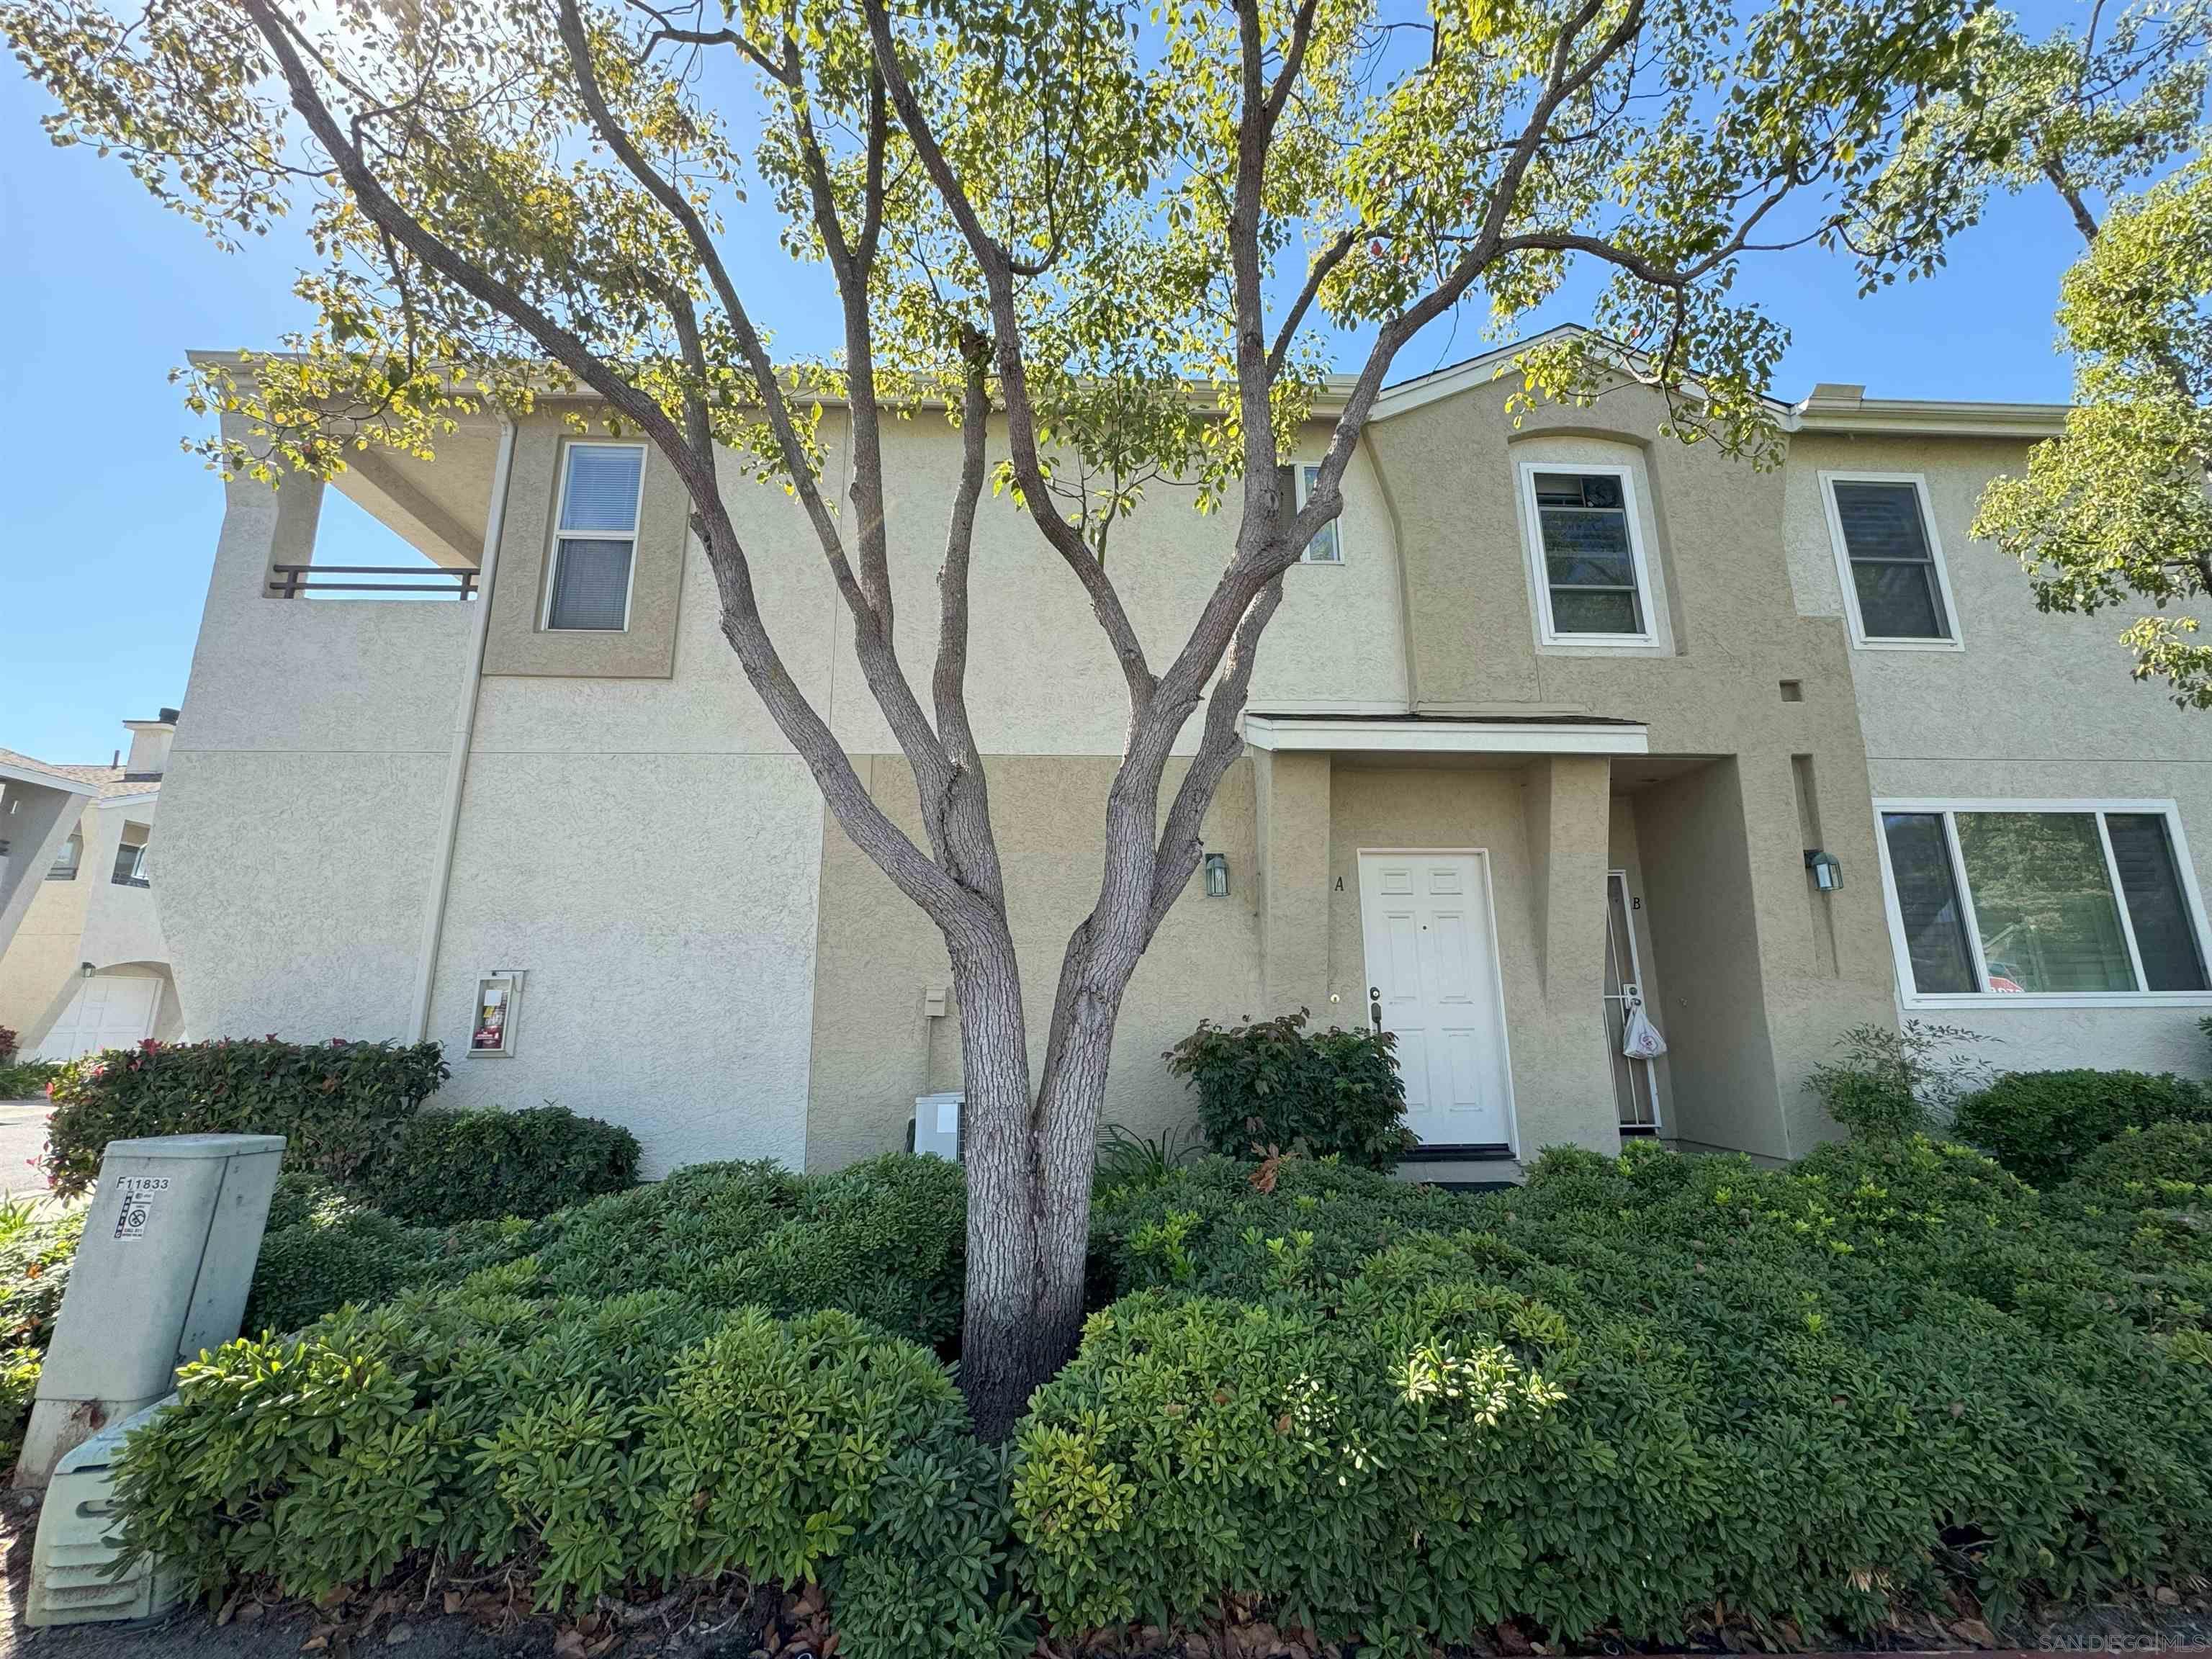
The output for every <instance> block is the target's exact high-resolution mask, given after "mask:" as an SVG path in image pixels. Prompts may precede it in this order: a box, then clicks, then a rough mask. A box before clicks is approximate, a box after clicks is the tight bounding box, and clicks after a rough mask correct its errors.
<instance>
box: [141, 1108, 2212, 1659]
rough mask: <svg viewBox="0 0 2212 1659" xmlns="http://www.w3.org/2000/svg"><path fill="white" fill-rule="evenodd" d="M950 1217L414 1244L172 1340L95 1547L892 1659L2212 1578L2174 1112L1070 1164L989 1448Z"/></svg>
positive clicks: (800, 1207) (1758, 1623)
mask: <svg viewBox="0 0 2212 1659" xmlns="http://www.w3.org/2000/svg"><path fill="white" fill-rule="evenodd" d="M962 1198H963V1194H962V1189H961V1182H960V1176H959V1172H958V1171H957V1169H955V1168H954V1167H953V1166H951V1165H949V1164H942V1163H939V1162H938V1161H935V1160H931V1159H918V1158H892V1159H884V1160H879V1161H878V1163H876V1164H872V1165H862V1166H859V1167H858V1168H856V1169H854V1170H849V1171H846V1172H844V1173H842V1174H840V1175H836V1176H812V1177H809V1176H796V1175H793V1174H791V1173H789V1172H787V1171H782V1170H775V1169H773V1168H771V1167H769V1166H765V1165H738V1166H715V1167H710V1168H707V1169H702V1170H696V1171H686V1172H684V1173H682V1174H679V1175H678V1176H677V1177H675V1178H673V1179H672V1180H671V1181H670V1182H664V1183H662V1184H661V1185H660V1186H659V1187H657V1188H642V1189H639V1190H637V1191H635V1192H630V1193H624V1194H617V1195H615V1196H613V1197H611V1198H607V1199H602V1200H596V1201H595V1202H593V1203H592V1204H588V1205H585V1206H580V1207H579V1208H577V1209H574V1210H572V1211H568V1212H561V1213H559V1214H556V1215H555V1216H552V1217H549V1218H545V1219H544V1220H543V1221H539V1222H535V1223H530V1222H521V1221H516V1222H511V1223H507V1224H502V1225H500V1226H498V1227H495V1228H492V1229H490V1230H488V1231H481V1232H477V1233H471V1232H469V1231H467V1230H465V1229H460V1230H447V1231H445V1232H443V1233H439V1234H437V1236H438V1237H441V1238H444V1239H447V1240H448V1241H450V1245H451V1249H452V1250H453V1254H452V1255H450V1256H449V1257H447V1259H446V1260H445V1261H443V1262H442V1264H441V1266H440V1267H438V1269H437V1270H436V1271H435V1273H433V1274H432V1275H431V1276H430V1279H429V1281H428V1282H424V1283H420V1284H418V1285H416V1287H415V1288H413V1289H410V1290H408V1291H404V1292H403V1293H402V1294H400V1295H399V1296H398V1297H396V1298H395V1299H393V1300H392V1301H391V1302H389V1303H387V1304H385V1305H383V1306H380V1307H377V1308H373V1309H367V1310H362V1309H349V1310H342V1311H340V1312H338V1313H336V1314H334V1315H332V1316H330V1317H328V1318H326V1319H325V1320H323V1321H322V1322H319V1323H317V1324H314V1325H313V1326H310V1327H309V1328H307V1329H306V1330H305V1331H304V1332H303V1333H302V1334H301V1335H299V1336H298V1337H297V1338H296V1339H277V1340H261V1341H245V1342H240V1343H238V1344H234V1345H232V1346H230V1347H228V1348H227V1349H225V1350H224V1351H222V1352H221V1353H219V1354H217V1355H216V1356H214V1357H212V1358H210V1360H209V1361H208V1362H206V1363H205V1364H202V1365H200V1366H197V1367H195V1368H193V1369H192V1370H191V1371H190V1372H189V1373H188V1374H187V1376H186V1377H185V1387H184V1390H183V1396H182V1400H181V1402H180V1404H179V1407H177V1408H176V1409H174V1410H173V1411H172V1412H171V1413H169V1414H167V1416H166V1417H165V1418H163V1419H160V1420H159V1421H158V1422H157V1423H156V1424H155V1426H154V1427H153V1428H152V1429H151V1430H149V1431H147V1432H146V1433H145V1434H144V1435H143V1436H142V1437H140V1438H139V1439H138V1440H137V1441H135V1442H134V1443H133V1445H132V1447H131V1450H130V1451H129V1453H128V1454H127V1455H126V1457H125V1465H124V1468H125V1473H124V1477H123V1478H124V1490H125V1496H126V1499H127V1509H126V1516H127V1519H126V1528H127V1529H128V1532H129V1535H130V1536H131V1538H132V1540H133V1541H135V1542H137V1543H138V1544H139V1545H141V1546H142V1547H155V1548H158V1549H160V1550H161V1551H162V1552H163V1553H167V1554H168V1555H170V1556H171V1557H172V1558H173V1559H177V1560H179V1561H180V1562H181V1563H184V1564H185V1565H186V1566H187V1567H188V1568H189V1570H190V1571H191V1574H192V1576H193V1577H195V1578H196V1579H197V1581H198V1582H200V1583H202V1585H203V1586H204V1588H207V1589H211V1590H216V1591H220V1590H222V1589H225V1588H227V1587H232V1586H235V1585H237V1584H240V1583H250V1584H258V1585H261V1586H264V1587H267V1588H270V1589H282V1590H283V1591H286V1592H289V1593H291V1594H295V1595H320V1594H322V1593H323V1591H324V1590H325V1589H329V1588H330V1587H331V1586H332V1585H335V1584H337V1583H365V1582H373V1581H374V1578H375V1577H376V1576H377V1575H378V1574H380V1573H383V1572H387V1571H391V1570H392V1568H393V1567H395V1566H397V1565H400V1564H402V1563H403V1562H404V1561H406V1560H409V1559H420V1558H421V1557H422V1555H423V1554H425V1553H440V1554H442V1555H445V1556H447V1557H453V1556H457V1555H460V1554H463V1553H465V1554H467V1555H468V1556H469V1557H470V1558H471V1559H473V1560H475V1561H477V1563H479V1564H482V1563H484V1562H507V1563H509V1564H511V1565H513V1566H514V1567H515V1568H516V1569H517V1570H519V1571H522V1572H523V1573H524V1574H525V1575H526V1577H528V1578H529V1579H530V1580H531V1581H532V1583H535V1585H536V1587H537V1591H538V1595H539V1596H540V1597H541V1598H542V1599H544V1601H546V1602H548V1603H549V1604H551V1605H559V1606H562V1607H569V1608H571V1609H574V1608H577V1607H583V1606H585V1605H586V1604H587V1603H588V1602H589V1601H591V1600H592V1598H594V1597H596V1596H598V1595H601V1594H605V1593H614V1594H617V1595H619V1594H624V1593H629V1594H634V1595H638V1596H641V1597H643V1596H647V1595H652V1594H653V1593H654V1592H656V1591H657V1590H658V1589H659V1588H660V1587H661V1586H663V1585H664V1584H665V1583H669V1582H671V1581H678V1580H681V1579H683V1578H684V1577H686V1576H687V1575H696V1574H702V1573H712V1572H714V1571H720V1570H724V1569H734V1570H738V1571H743V1572H744V1573H746V1574H747V1575H749V1576H751V1577H756V1578H766V1579H781V1580H782V1581H784V1582H786V1583H799V1582H800V1581H813V1582H816V1583H819V1584H820V1585H822V1586H823V1592H824V1594H825V1595H827V1598H828V1600H829V1605H830V1611H831V1614H832V1616H833V1617H834V1619H835V1620H836V1626H837V1627H838V1629H839V1630H840V1631H841V1632H843V1640H844V1644H845V1645H846V1646H847V1647H848V1648H849V1649H850V1650H852V1651H853V1652H854V1653H855V1654H859V1653H862V1652H866V1653H868V1654H871V1655H874V1654H890V1655H895V1656H903V1655H915V1656H923V1655H939V1654H961V1655H968V1654H1008V1655H1011V1654H1013V1653H1015V1652H1018V1651H1022V1650H1026V1648H1027V1646H1028V1645H1029V1644H1032V1643H1033V1642H1034V1641H1035V1639H1036V1635H1037V1633H1038V1632H1040V1631H1048V1632H1052V1633H1053V1635H1054V1640H1055V1642H1060V1641H1063V1640H1081V1639H1084V1638H1085V1633H1086V1632H1090V1631H1091V1630H1093V1629H1096V1628H1098V1627H1126V1628H1127V1629H1128V1630H1131V1631H1137V1630H1141V1629H1142V1628H1143V1627H1146V1626H1152V1627H1157V1628H1158V1629H1163V1630H1172V1629H1176V1628H1181V1629H1182V1630H1186V1631H1194V1630H1209V1629H1211V1630H1218V1628H1219V1627H1220V1626H1221V1625H1222V1622H1223V1621H1224V1620H1226V1619H1231V1618H1234V1617H1242V1618H1246V1619H1264V1620H1267V1621H1269V1622H1271V1623H1272V1624H1273V1626H1274V1627H1275V1629H1276V1630H1277V1631H1279V1632H1295V1633H1296V1637H1295V1639H1297V1640H1300V1641H1303V1642H1306V1643H1308V1644H1316V1643H1325V1642H1333V1641H1343V1640H1346V1639H1348V1638H1351V1637H1352V1636H1354V1635H1355V1634H1356V1635H1357V1636H1358V1638H1360V1639H1361V1640H1362V1641H1363V1642H1364V1643H1366V1644H1370V1645H1372V1646H1374V1647H1375V1648H1376V1650H1378V1651H1382V1652H1397V1653H1412V1652H1417V1651H1425V1650H1428V1648H1429V1646H1430V1644H1434V1643H1444V1644H1456V1643H1469V1644H1472V1643H1475V1642H1486V1643H1491V1644H1493V1645H1494V1644H1495V1642H1496V1640H1497V1639H1498V1627H1499V1626H1500V1625H1501V1624H1504V1625H1509V1626H1511V1627H1512V1628H1513V1629H1514V1630H1516V1631H1517V1632H1519V1633H1520V1634H1521V1636H1522V1637H1524V1638H1528V1639H1531V1640H1541V1641H1544V1642H1546V1643H1547V1644H1577V1643H1580V1644H1591V1643H1599V1644H1601V1643H1606V1642H1613V1643H1619V1642H1621V1641H1624V1640H1626V1641H1630V1642H1680V1641H1683V1640H1699V1641H1702V1640H1711V1639H1717V1638H1725V1639H1727V1640H1729V1641H1732V1642H1736V1643H1739V1644H1744V1643H1749V1644H1761V1643H1763V1644H1770V1645H1775V1646H1783V1647H1794V1646H1804V1645H1808V1644H1815V1643H1818V1642H1821V1641H1830V1642H1835V1641H1843V1642H1865V1641H1868V1640H1872V1639H1876V1638H1880V1637H1881V1635H1882V1632H1885V1631H1886V1630H1893V1629H1894V1628H1895V1627H1896V1626H1895V1623H1894V1621H1897V1620H1902V1619H1905V1618H1906V1617H1907V1616H1908V1615H1911V1614H1912V1613H1913V1611H1914V1610H1915V1609H1933V1610H1936V1611H1937V1612H1940V1613H1942V1616H1944V1617H1946V1618H1955V1617H1957V1616H1958V1615H1959V1613H1960V1610H1961V1609H1963V1610H1965V1611H1966V1613H1968V1614H1970V1615H1971V1616H1972V1617H1973V1618H1978V1619H1982V1620H1987V1621H1988V1623H1989V1625H1990V1626H1992V1627H1993V1628H1995V1629H1996V1630H2000V1631H2002V1630H2005V1629H2008V1628H2009V1627H2010V1626H2011V1625H2012V1624H2013V1623H2014V1621H2015V1620H2020V1619H2021V1617H2022V1616H2023V1614H2024V1612H2025V1610H2027V1609H2028V1608H2029V1607H2036V1606H2042V1605H2046V1604H2047V1603H2049V1602H2050V1601H2059V1602H2064V1603H2070V1604H2075V1605H2081V1604H2087V1603H2089V1602H2092V1601H2096V1600H2098V1599H2100V1598H2103V1597H2106V1596H2110V1595H2121V1594H2124V1593H2126V1592H2128V1591H2129V1590H2130V1589H2136V1590H2146V1589H2150V1588H2153V1587H2155V1586H2160V1585H2168V1584H2176V1583H2179V1584H2183V1585H2186V1584H2189V1583H2191V1582H2195V1581H2194V1580H2193V1579H2192V1575H2202V1574H2203V1573H2204V1571H2205V1570H2206V1568H2207V1565H2208V1564H2212V1474H2208V1471H2212V1338H2209V1337H2208V1334H2207V1330H2206V1322H2207V1318H2208V1311H2207V1310H2208V1308H2212V1226H2208V1225H2207V1223H2208V1215H2212V1128H2208V1127H2205V1126H2202V1125H2193V1124H2185V1123H2184V1124H2166V1125H2160V1126H2155V1127H2151V1128H2148V1129H2143V1130H2139V1131H2134V1132H2130V1133H2123V1134H2121V1135H2119V1136H2118V1137H2116V1138H2115V1139H2113V1140H2112V1141H2111V1142H2109V1143H2108V1144H2107V1145H2106V1146H2105V1147H2103V1148H2102V1149H2101V1150H2100V1151H2099V1152H2096V1153H2095V1154H2094V1155H2093V1156H2092V1157H2091V1158H2088V1159H2087V1160H2085V1162H2084V1164H2083V1165H2082V1167H2081V1168H2080V1169H2079V1170H2076V1172H2075V1178H2074V1179H2073V1180H2072V1181H2070V1182H2066V1183H2064V1184H2063V1185H2062V1186H2058V1187H2055V1188H2052V1189H2051V1190H2050V1191H2048V1192H2045V1193H2038V1192H2036V1191H2035V1190H2033V1189H2032V1188H2029V1187H2027V1186H2026V1185H2025V1184H2023V1183H2022V1182H2020V1181H2018V1180H2017V1179H2015V1177H2014V1176H2011V1175H2009V1174H2008V1173H2007V1172H2006V1171H2005V1170H2003V1169H2002V1168H2001V1167H1999V1166H1998V1165H1996V1164H1994V1163H1992V1162H1991V1161H1990V1159H1988V1158H1985V1157H1984V1156H1982V1155H1981V1154H1979V1153H1978V1152H1974V1151H1972V1150H1971V1149H1969V1148H1967V1147H1966V1146H1960V1145H1956V1144H1952V1143H1948V1142H1942V1141H1937V1140H1931V1139H1927V1138H1925V1137H1921V1136H1914V1135H1903V1134H1891V1135H1885V1136H1880V1137H1875V1138H1870V1139H1866V1140H1863V1141H1861V1142H1857V1143H1852V1144H1847V1145H1842V1146H1831V1147H1827V1148H1824V1149H1822V1150H1821V1151H1820V1152H1817V1153H1815V1154H1814V1156H1813V1157H1812V1158H1808V1159H1807V1160H1805V1161H1804V1162H1803V1163H1802V1164H1798V1165H1796V1166H1795V1167H1793V1168H1791V1169H1789V1170H1761V1169H1757V1168H1754V1167H1753V1166H1752V1165H1751V1164H1749V1163H1748V1162H1747V1161H1745V1160H1742V1159H1736V1158H1694V1159H1692V1158H1677V1157H1675V1156H1674V1155H1672V1154H1669V1153H1667V1152H1663V1151H1661V1150H1659V1149H1656V1148H1653V1147H1650V1146H1635V1147H1632V1148H1631V1149H1630V1151H1629V1152H1627V1154H1626V1155H1625V1156H1623V1157H1621V1158H1601V1157H1599V1156H1597V1155H1595V1154H1591V1153H1586V1152H1552V1153H1548V1154H1547V1155H1546V1156H1545V1157H1544V1158H1542V1159H1541V1160H1540V1161H1539V1162H1538V1163H1537V1164H1535V1166H1534V1169H1533V1170H1532V1172H1531V1177H1530V1181H1529V1183H1528V1186H1527V1187H1526V1188H1519V1189H1516V1190H1512V1191H1509V1192H1504V1193H1498V1194H1480V1195H1475V1194H1452V1193H1447V1192H1443V1191H1439V1190H1437V1189H1434V1188H1416V1187H1412V1186H1408V1185H1406V1184H1404V1183H1401V1182H1395V1181H1392V1180H1390V1179H1389V1178H1387V1177H1384V1176H1379V1175H1376V1174H1373V1173H1370V1172H1368V1171H1364V1170H1356V1169H1352V1168H1347V1167H1345V1166H1343V1165H1341V1164H1334V1163H1330V1162H1327V1161H1321V1160H1314V1159H1309V1158H1274V1159H1270V1160H1267V1161H1266V1162H1264V1163H1259V1164H1254V1163H1249V1162H1240V1161H1237V1160H1232V1159H1229V1158H1219V1157H1208V1158H1200V1159H1198V1160H1196V1161H1194V1162H1188V1163H1178V1164H1159V1165H1155V1166H1152V1167H1150V1168H1149V1169H1148V1172H1147V1174H1146V1178H1145V1179H1144V1180H1143V1181H1141V1182H1129V1183H1127V1184H1124V1185H1120V1186H1115V1187H1112V1188H1108V1189H1106V1190H1104V1191H1102V1194H1101V1196H1100V1199H1099V1203H1098V1207H1097V1216H1096V1223H1095V1227H1094V1234H1093V1250H1092V1267H1091V1286H1092V1299H1093V1303H1094V1309H1095V1310H1094V1312H1093V1313H1092V1315H1091V1319H1090V1322H1089V1324H1088V1326H1087V1328H1086V1332H1085V1340H1084V1343H1083V1346H1082V1348H1081V1350H1080V1351H1079V1353H1078V1354H1077V1356H1076V1357H1075V1358H1074V1360H1073V1362H1072V1363H1071V1364H1069V1365H1068V1366H1067V1367H1066V1369H1064V1370H1062V1371H1061V1372H1060V1374H1059V1375H1058V1376H1056V1377H1055V1378H1054V1380H1053V1381H1051V1382H1050V1383H1048V1384H1047V1385H1046V1386H1045V1387H1044V1388H1043V1389H1042V1390H1040V1391H1039V1393H1038V1394H1037V1395H1036V1396H1035V1397H1034V1399H1033V1400H1032V1401H1031V1404H1030V1412H1029V1413H1028V1414H1027V1416H1026V1417H1025V1419H1024V1421H1023V1423H1022V1425H1021V1426H1020V1428H1019V1431H1018V1434H1017V1436H1016V1437H1015V1440H1014V1442H1013V1444H1012V1447H1011V1448H1010V1449H1008V1450H1007V1451H1006V1452H1003V1453H1001V1452H997V1451H993V1450H991V1449H987V1448H986V1447H984V1446H983V1445H982V1444H981V1443H979V1442H978V1441H977V1439H976V1438H975V1437H974V1436H973V1435H972V1434H970V1433H969V1431H968V1425H967V1419H966V1418H965V1416H964V1413H963V1410H962V1407H961V1405H960V1402H959V1399H958V1396H957V1391H956V1390H955V1389H953V1386H952V1377H953V1375H954V1374H953V1373H952V1372H951V1370H948V1369H947V1368H946V1366H945V1364H944V1362H945V1360H946V1359H947V1358H950V1357H951V1346H952V1339H953V1337H954V1334H955V1333H956V1332H957V1309H958V1277H959V1267H960V1264H959V1249H960V1240H961V1238H962V1237H963V1227H962V1208H963V1205H962ZM284 1206H285V1207H284V1211H283V1213H284V1215H285V1217H286V1218H287V1220H288V1222H289V1224H290V1226H292V1227H297V1226H301V1225H309V1224H312V1223H313V1221H314V1220H315V1218H317V1217H319V1216H320V1217H325V1218H331V1217H336V1216H337V1215H339V1214H340V1209H339V1207H338V1206H337V1205H336V1204H335V1203H334V1202H333V1200H332V1199H331V1196H330V1194H328V1193H327V1192H326V1191H325V1192H322V1193H318V1192H316V1191H315V1190H313V1189H312V1188H296V1189H295V1190H292V1191H289V1192H288V1194H286V1195H285V1199H284ZM295 1217H296V1218H295ZM280 1231H289V1228H288V1229H282V1230H280ZM422 1231H435V1230H422ZM464 1273H465V1277H461V1275H462V1274H464ZM257 1294H258V1292H257ZM824 1310H827V1311H824ZM933 1349H934V1350H935V1352H932V1350H933ZM280 1377H282V1378H287V1379H289V1383H288V1384H287V1387H286V1389H285V1390H284V1391H283V1395H282V1400H281V1403H274V1402H273V1401H271V1399H270V1395H269V1390H270V1387H271V1385H272V1383H274V1382H275V1381H276V1379H278V1378H280ZM257 1402H258V1403H257ZM249 1420H250V1421H251V1422H252V1425H253V1428H254V1432H253V1433H252V1435H251V1436H240V1434H239V1433H238V1432H237V1429H238V1426H239V1425H242V1424H244V1423H246V1422H247V1421H249Z"/></svg>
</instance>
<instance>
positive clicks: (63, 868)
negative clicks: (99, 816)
mask: <svg viewBox="0 0 2212 1659" xmlns="http://www.w3.org/2000/svg"><path fill="white" fill-rule="evenodd" d="M83 862H84V837H83V836H82V835H80V834H79V833H78V832H77V831H76V830H74V829H72V830H70V837H69V839H68V840H67V841H66V842H63V843H62V850H61V854H60V856H59V857H58V858H56V859H55V860H54V862H53V867H52V868H51V869H49V870H48V871H47V872H46V879H47V880H48V881H75V880H76V872H77V866H79V865H81V864H82V863H83Z"/></svg>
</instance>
